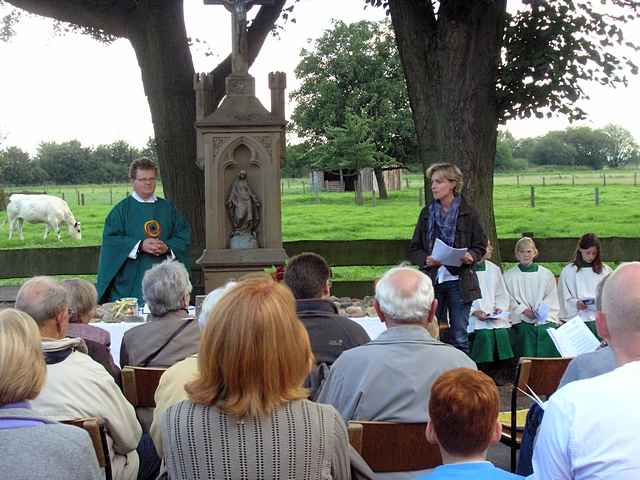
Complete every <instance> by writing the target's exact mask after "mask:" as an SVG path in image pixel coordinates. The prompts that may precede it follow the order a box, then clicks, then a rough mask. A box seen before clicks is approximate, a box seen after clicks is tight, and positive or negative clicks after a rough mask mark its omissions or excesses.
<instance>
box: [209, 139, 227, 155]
mask: <svg viewBox="0 0 640 480" xmlns="http://www.w3.org/2000/svg"><path fill="white" fill-rule="evenodd" d="M229 140H231V137H214V138H213V140H211V159H212V160H215V159H216V158H217V157H218V153H220V150H222V147H223V146H224V145H225V144H226V143H227V142H228V141H229Z"/></svg>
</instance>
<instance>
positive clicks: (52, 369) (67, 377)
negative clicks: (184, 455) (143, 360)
mask: <svg viewBox="0 0 640 480" xmlns="http://www.w3.org/2000/svg"><path fill="white" fill-rule="evenodd" d="M16 308H18V309H19V310H22V311H24V312H26V313H28V314H29V315H31V316H32V317H33V318H34V320H35V321H36V323H37V324H38V327H39V329H40V334H41V335H42V348H43V351H44V354H45V360H46V363H47V378H46V382H45V384H44V387H43V388H42V390H41V392H40V394H39V395H38V396H37V397H36V398H35V400H33V402H32V404H33V407H34V408H35V409H37V410H38V411H39V413H40V414H42V415H43V416H44V417H46V418H49V419H52V420H58V421H59V420H68V419H73V418H79V417H100V418H102V419H104V421H105V423H106V425H107V429H108V432H109V436H110V439H109V446H110V448H109V452H110V454H111V467H112V472H113V478H114V480H133V479H135V478H136V477H137V475H138V463H139V459H138V453H137V452H136V447H137V446H138V442H139V441H140V436H141V434H142V431H141V429H140V425H139V424H138V421H137V420H136V415H135V412H134V411H133V407H132V406H131V405H130V404H129V403H128V402H127V400H126V399H125V398H124V395H122V392H121V391H120V389H119V388H118V386H117V385H116V383H115V382H114V380H113V378H112V377H111V376H110V375H109V374H108V373H107V371H106V370H105V369H104V367H102V366H101V365H100V364H98V363H97V362H95V361H93V360H92V359H91V358H90V357H89V356H88V355H86V354H84V353H81V352H80V351H78V349H77V347H78V345H80V342H82V340H81V339H65V338H64V334H65V332H66V329H67V324H68V322H69V314H68V309H69V306H68V304H67V295H66V292H65V290H64V288H63V287H62V286H61V285H59V284H58V283H57V282H56V281H55V280H53V279H52V278H48V277H34V278H32V279H31V280H29V281H27V282H26V283H25V284H24V285H23V286H22V287H21V288H20V290H19V291H18V295H17V297H16Z"/></svg>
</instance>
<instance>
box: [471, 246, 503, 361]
mask: <svg viewBox="0 0 640 480" xmlns="http://www.w3.org/2000/svg"><path fill="white" fill-rule="evenodd" d="M492 254H493V246H492V245H491V242H490V241H488V240H487V252H486V253H485V255H484V257H482V261H480V262H478V263H476V264H475V265H474V266H473V269H474V271H475V272H476V275H477V276H478V282H479V283H480V291H481V292H482V298H479V299H477V300H475V301H474V302H473V303H472V304H471V315H470V316H469V330H468V331H469V333H470V334H472V338H473V340H472V342H471V352H470V354H469V356H470V357H471V358H472V359H473V360H474V361H475V362H476V363H484V362H493V361H497V360H508V359H509V358H513V356H514V354H513V349H512V348H511V341H510V338H509V328H511V323H510V321H509V316H510V315H509V307H510V300H509V294H508V293H507V287H506V285H505V283H504V278H503V277H502V271H501V270H500V267H498V266H497V265H496V264H495V263H492V262H490V261H489V259H490V258H491V255H492ZM496 317H497V318H496Z"/></svg>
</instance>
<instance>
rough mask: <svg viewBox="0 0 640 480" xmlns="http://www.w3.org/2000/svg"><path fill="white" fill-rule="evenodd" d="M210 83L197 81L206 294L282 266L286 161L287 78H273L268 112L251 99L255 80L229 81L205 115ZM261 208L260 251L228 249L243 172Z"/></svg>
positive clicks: (276, 75)
mask: <svg viewBox="0 0 640 480" xmlns="http://www.w3.org/2000/svg"><path fill="white" fill-rule="evenodd" d="M209 82H211V79H210V78H209V77H208V76H206V75H200V76H196V81H195V89H196V103H197V105H198V107H199V108H198V114H197V116H198V117H199V118H198V119H197V121H196V130H197V139H198V158H199V162H198V163H199V165H200V166H201V167H202V168H203V169H204V175H205V190H206V193H205V215H206V248H205V250H204V251H203V253H202V256H201V257H200V258H199V259H198V260H197V262H198V263H199V264H200V265H201V266H202V269H203V272H204V282H205V290H206V291H207V292H209V291H211V290H213V289H214V288H217V287H219V286H221V285H223V284H224V283H226V282H227V281H228V280H230V279H238V278H240V277H241V276H242V275H245V274H247V273H253V272H261V271H264V269H266V268H270V267H272V266H278V265H283V264H284V262H285V260H286V253H285V251H284V249H283V248H282V220H281V208H280V205H281V192H280V167H281V163H282V161H283V157H284V149H285V145H284V141H285V125H286V121H285V118H284V88H285V76H284V73H279V72H278V73H272V74H270V75H269V86H270V88H271V103H272V105H271V106H272V108H271V110H272V111H271V112H269V111H268V110H267V109H266V108H264V106H263V105H262V104H261V103H260V101H259V100H258V99H257V98H256V97H255V96H254V95H253V93H254V87H253V85H254V84H253V78H251V77H248V78H247V76H243V77H241V78H234V76H233V75H231V76H229V77H227V79H226V87H227V96H226V97H225V99H224V100H223V101H222V103H221V105H220V106H219V107H218V109H217V110H215V111H214V112H213V113H210V114H206V111H205V109H204V108H201V107H202V106H203V105H206V100H207V99H206V94H205V92H206V87H207V86H208V84H209ZM242 170H244V171H245V172H246V173H247V176H246V178H247V182H248V184H249V187H250V189H251V191H252V192H253V194H254V195H255V196H256V197H257V199H258V201H259V202H260V208H259V214H260V222H259V224H258V227H257V229H256V232H255V233H256V240H257V244H258V246H257V248H241V249H238V248H230V237H231V234H232V232H233V227H232V224H231V220H230V217H229V213H228V210H227V207H226V201H227V198H228V196H229V192H230V190H231V187H232V184H233V182H234V181H235V180H236V179H237V178H238V174H239V173H240V171H242Z"/></svg>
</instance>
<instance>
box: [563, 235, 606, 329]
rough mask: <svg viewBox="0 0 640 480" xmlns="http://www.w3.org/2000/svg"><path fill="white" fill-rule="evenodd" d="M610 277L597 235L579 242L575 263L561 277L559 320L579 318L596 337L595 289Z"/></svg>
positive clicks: (588, 236)
mask: <svg viewBox="0 0 640 480" xmlns="http://www.w3.org/2000/svg"><path fill="white" fill-rule="evenodd" d="M610 273H611V268H610V267H609V266H608V265H606V264H604V263H602V254H601V246H600V239H599V238H598V237H597V235H596V234H595V233H585V234H584V235H583V236H582V237H580V240H579V241H578V245H577V247H576V253H575V257H574V259H573V262H571V263H570V264H568V265H567V266H566V267H564V268H563V269H562V272H561V273H560V281H559V282H558V296H559V297H560V320H562V321H568V320H571V319H572V318H574V317H576V316H578V315H579V316H580V317H581V318H582V320H584V322H585V323H586V324H587V326H588V327H589V328H590V329H591V330H592V331H593V332H594V333H596V330H595V320H596V308H595V307H596V306H595V298H596V288H597V287H598V285H599V284H600V282H601V281H602V280H603V279H604V278H605V277H606V276H607V275H609V274H610Z"/></svg>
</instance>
